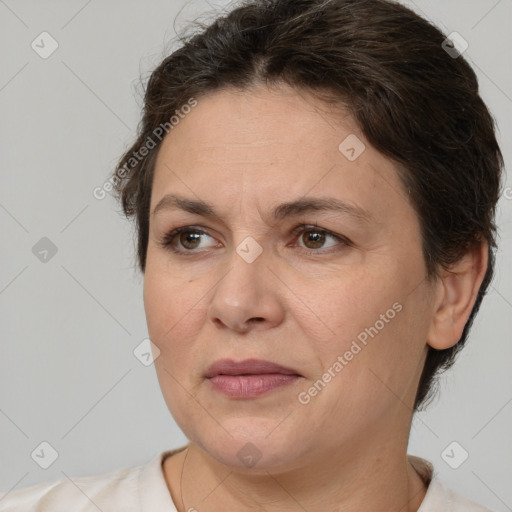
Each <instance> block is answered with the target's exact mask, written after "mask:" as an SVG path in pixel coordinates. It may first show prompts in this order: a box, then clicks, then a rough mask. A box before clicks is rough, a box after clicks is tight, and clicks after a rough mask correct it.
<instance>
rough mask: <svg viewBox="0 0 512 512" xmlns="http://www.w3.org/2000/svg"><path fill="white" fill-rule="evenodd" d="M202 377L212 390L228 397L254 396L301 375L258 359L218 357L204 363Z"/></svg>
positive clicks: (287, 383)
mask: <svg viewBox="0 0 512 512" xmlns="http://www.w3.org/2000/svg"><path fill="white" fill-rule="evenodd" d="M205 377H206V378H207V379H208V381H209V382H210V383H211V385H212V386H213V388H214V389H215V390H216V391H219V392H221V393H223V394H224V395H227V396H229V397H231V398H254V397H257V396H260V395H263V394H265V393H268V392H270V391H273V390H276V389H278V388H281V387H283V386H286V385H289V384H292V383H294V382H296V381H297V380H298V379H299V378H301V377H302V375H300V374H299V373H297V372H296V371H295V370H293V369H292V368H287V367H286V366H281V365H279V364H276V363H272V362H270V361H263V360H260V359H246V360H244V361H239V362H236V361H233V360H232V359H221V360H219V361H216V362H215V363H213V364H212V365H211V366H209V367H208V370H207V371H206V374H205Z"/></svg>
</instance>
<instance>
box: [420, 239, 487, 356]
mask: <svg viewBox="0 0 512 512" xmlns="http://www.w3.org/2000/svg"><path fill="white" fill-rule="evenodd" d="M487 262H488V244H487V241H486V240H483V241H482V242H481V243H480V245H479V246H478V247H474V248H472V249H470V250H468V252H467V253H466V254H465V255H464V256H463V258H461V259H460V260H459V261H458V262H457V263H455V264H454V265H453V266H452V267H450V269H448V270H446V269H445V270H443V271H442V272H443V273H442V275H441V276H440V277H439V279H438V282H437V283H436V285H435V286H436V288H437V289H436V301H435V304H434V315H433V318H432V321H431V324H430V328H429V332H428V337H427V344H428V345H430V346H431V347H432V348H435V349H437V350H442V349H447V348H450V347H453V346H454V345H456V344H457V342H458V341H459V340H460V338H461V336H462V331H463V330H464V326H465V325H466V322H467V320H468V318H469V315H470V314H471V310H472V309H473V305H474V304H475V301H476V297H477V295H478V290H479V289H480V285H481V284H482V281H483V279H484V277H485V273H486V272H487Z"/></svg>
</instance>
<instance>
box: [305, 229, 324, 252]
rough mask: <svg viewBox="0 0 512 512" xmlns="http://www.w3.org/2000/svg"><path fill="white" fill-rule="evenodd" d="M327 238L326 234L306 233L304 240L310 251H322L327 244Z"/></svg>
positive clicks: (317, 232)
mask: <svg viewBox="0 0 512 512" xmlns="http://www.w3.org/2000/svg"><path fill="white" fill-rule="evenodd" d="M325 237H326V234H325V233H321V232H319V231H304V233H303V235H302V240H303V242H304V244H305V245H306V247H307V248H308V249H320V248H322V246H323V244H324V243H325ZM309 244H311V245H309Z"/></svg>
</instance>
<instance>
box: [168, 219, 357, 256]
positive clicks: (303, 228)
mask: <svg viewBox="0 0 512 512" xmlns="http://www.w3.org/2000/svg"><path fill="white" fill-rule="evenodd" d="M308 231H311V232H314V233H319V234H322V235H328V236H331V237H332V238H334V239H336V240H337V241H338V242H341V245H342V246H351V245H352V243H351V241H350V240H349V239H348V238H346V237H344V236H341V235H336V234H335V233H332V232H331V231H328V230H326V229H322V228H319V227H317V226H315V225H304V224H301V225H300V226H297V227H296V228H294V229H293V230H292V231H291V233H290V234H291V235H293V236H295V235H300V234H303V233H307V232H308ZM181 233H193V234H196V235H207V236H210V235H208V233H206V232H205V231H203V230H202V229H199V228H196V227H194V226H184V227H181V228H176V229H173V230H172V231H170V232H169V233H167V234H165V235H164V236H163V237H162V239H161V240H160V241H159V244H160V245H161V246H162V247H163V248H164V249H168V250H170V251H172V252H173V253H175V254H179V255H181V256H185V257H187V256H194V255H196V254H197V253H199V252H200V250H195V249H184V250H180V249H177V248H176V247H175V245H174V240H175V238H176V237H177V236H178V235H180V234H181ZM297 239H298V237H297ZM300 249H302V251H303V252H305V253H306V254H307V255H315V256H316V255H318V254H322V253H324V254H325V253H326V252H327V253H331V252H333V249H334V250H336V248H335V247H334V248H333V247H329V248H328V249H329V250H328V251H322V249H304V248H303V247H300ZM337 250H341V249H337Z"/></svg>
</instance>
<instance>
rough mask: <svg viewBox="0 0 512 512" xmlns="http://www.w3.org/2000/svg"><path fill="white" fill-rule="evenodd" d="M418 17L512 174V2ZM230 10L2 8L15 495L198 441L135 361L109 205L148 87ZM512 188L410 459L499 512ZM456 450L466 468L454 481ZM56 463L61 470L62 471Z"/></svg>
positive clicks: (35, 0) (134, 278) (1, 299)
mask: <svg viewBox="0 0 512 512" xmlns="http://www.w3.org/2000/svg"><path fill="white" fill-rule="evenodd" d="M404 3H406V4H407V5H409V6H410V7H412V8H413V9H415V10H416V11H417V12H419V13H420V14H422V15H424V16H426V17H428V18H430V19H431V20H432V21H433V22H434V23H435V24H437V25H438V26H439V27H440V28H441V29H442V30H443V31H444V32H445V33H446V34H450V33H451V32H453V31H456V32H458V33H459V34H461V35H462V36H463V37H464V39H465V40H466V41H467V42H468V43H469V47H468V49H467V50H466V52H465V53H464V56H465V57H466V58H467V59H469V62H470V63H471V64H472V65H473V67H474V69H475V70H476V72H477V75H478V77H479V81H480V87H481V94H482V96H483V98H484V100H485V101H486V103H487V105H488V106H489V108H490V110H491V111H492V113H493V114H494V116H495V118H496V121H497V124H498V127H499V138H500V142H501V145H502V149H503V152H504V156H505V160H506V162H508V163H509V164H510V162H511V161H512V149H511V148H512V144H511V142H512V53H511V46H512V34H511V30H510V27H511V25H512V0H500V1H496V0H471V1H468V0H449V1H447V0H416V1H415V2H412V1H407V2H405V1H404ZM227 4H228V2H221V1H216V2H211V3H209V4H208V3H206V2H204V1H199V0H198V1H193V2H184V1H183V0H173V1H170V0H150V1H146V2H142V1H139V2H136V1H133V0H131V1H128V0H122V1H121V0H111V1H108V2H105V1H104V2H99V1H98V0H89V1H87V0H68V1H66V2H64V1H57V0H25V1H23V0H21V1H14V0H0V38H1V42H2V48H3V51H2V65H1V68H0V107H1V118H0V126H1V132H0V140H1V142H2V150H1V187H0V223H1V224H0V225H1V242H0V251H1V266H0V311H1V322H0V336H1V337H0V340H1V341H0V343H1V353H0V490H2V491H6V490H9V489H11V488H14V487H16V488H19V487H25V486H28V485H33V484H35V483H38V482H43V481H52V480H56V479H58V478H63V477H73V476H79V475H92V474H99V473H103V472H107V471H111V470H114V469H118V468H121V467H128V466H133V465H138V464H143V463H146V462H147V461H149V459H150V458H152V457H153V456H154V455H155V454H156V453H158V452H160V451H163V450H166V449H171V448H175V447H179V446H182V445H183V444H184V443H185V442H186V438H185V436H184V435H183V433H182V432H181V431H180V430H179V428H178V427H177V426H176V424H175V422H174V421H173V419H172V417H171V415H170V413H169V411H168V409H167V407H166V405H165V402H164V400H163V398H162V395H161V391H160V388H159V385H158V381H157V379H156V375H155V371H154V366H152V365H150V366H145V365H144V364H143V363H142V362H141V361H140V360H139V359H138V358H137V357H136V356H135V354H134V350H136V349H137V347H138V346H139V345H140V343H141V342H143V340H144V339H145V338H146V337H147V330H146V322H145V316H144V309H143V302H142V277H141V275H140V274H139V273H138V272H137V271H136V269H135V253H134V238H133V229H132V225H131V224H130V222H129V221H127V220H125V219H124V218H123V217H122V216H121V215H120V213H119V207H118V205H117V204H116V203H115V201H114V200H113V198H112V197H110V196H107V197H106V198H104V199H102V200H98V199H96V198H95V197H94V196H93V190H94V188H95V187H97V186H101V185H102V184H103V183H104V182H105V180H106V179H107V178H108V176H109V174H110V172H111V171H112V169H113V168H114V165H115V163H116V162H117V159H118V157H119V156H120V155H121V154H122V152H123V151H124V150H126V149H127V148H128V146H129V144H130V143H131V142H132V140H133V139H134V137H135V132H136V127H137V123H138V122H139V114H140V107H141V105H142V99H141V92H142V84H143V82H142V83H141V81H140V79H141V78H142V80H145V79H147V77H148V76H149V73H150V72H151V70H152V69H153V68H154V67H155V66H156V65H157V64H158V63H159V62H160V60H161V59H162V58H163V57H164V56H165V55H166V54H167V52H169V51H170V50H171V49H172V48H174V46H173V44H174V43H173V42H172V41H173V38H174V37H175V29H176V30H178V31H179V30H182V29H183V27H184V26H185V25H186V24H187V22H189V21H191V20H193V19H195V18H197V16H198V15H200V14H201V15H204V13H207V12H209V11H211V10H212V8H214V9H217V10H220V9H221V8H222V6H226V5H227ZM180 11H181V12H180ZM178 13H179V15H178ZM42 32H47V33H48V34H49V35H43V36H41V35H40V34H41V33H42ZM41 38H45V39H44V41H45V43H44V44H41V43H40V40H41ZM38 41H39V47H38V46H37V44H38ZM33 42H34V43H33ZM55 44H58V48H57V49H56V50H55V51H54V52H53V53H52V54H51V55H50V56H45V55H44V52H45V51H46V52H48V51H50V50H51V49H52V45H54V46H55ZM42 46H44V48H42ZM41 53H43V56H45V57H46V58H43V57H42V56H41ZM505 185H506V186H507V187H508V188H507V189H505V194H504V195H503V197H502V198H501V201H500V204H499V213H498V224H499V227H500V239H499V244H500V248H499V252H498V259H497V269H496V276H495V279H494V281H493V283H492V286H491V288H490V290H489V293H488V296H487V297H486V298H485V300H484V302H483V305H482V308H481V311H480V313H479V315H478V317H477V319H476V321H475V324H474V327H473V330H472V333H471V337H470V340H469V342H468V344H467V346H466V348H465V349H464V351H463V352H462V353H461V355H460V357H459V359H458V362H457V364H456V365H455V367H454V368H453V369H452V370H451V371H450V372H449V373H447V374H446V375H445V376H444V377H443V378H442V380H441V385H440V396H439V398H438V399H437V400H436V401H435V402H434V403H433V404H432V406H431V407H430V408H429V409H428V410H427V411H426V412H423V413H420V414H418V415H417V416H416V418H415V420H414V423H413V428H412V432H411V441H410V447H409V452H410V453H412V454H415V455H419V456H422V457H425V458H427V459H429V460H431V461H432V462H433V463H434V466H435V468H436V471H437V472H438V473H439V474H440V476H441V478H443V479H444V480H445V481H447V483H448V484H449V485H450V486H451V487H452V488H454V489H455V490H457V491H459V492H461V493H463V494H465V495H466V496H468V497H470V498H471V499H473V500H476V501H479V502H480V503H482V504H484V505H486V506H487V507H489V508H490V509H492V510H494V511H500V512H504V511H508V510H512V485H510V484H511V482H512V437H511V432H512V428H511V426H512V377H511V361H512V343H511V335H512V320H511V319H512V286H511V284H512V275H511V265H510V262H511V257H512V224H511V223H512V180H511V179H510V176H508V178H507V183H506V184H505ZM41 239H43V240H41ZM44 251H47V252H44ZM55 251H56V252H55ZM54 253H55V254H54ZM42 259H43V261H42ZM453 442H456V443H457V444H456V445H453V444H452V443H453ZM41 443H48V444H49V445H50V446H51V447H52V448H49V447H48V445H47V444H43V445H42V444H41ZM454 447H455V451H453V452H451V451H450V450H453V449H454ZM447 448H448V453H452V454H455V455H456V457H458V458H460V457H461V456H462V455H464V454H465V453H466V452H467V454H468V457H467V460H465V461H464V463H462V464H461V465H460V466H459V467H458V468H457V469H454V468H452V467H450V465H449V464H447V463H446V462H445V460H446V455H445V456H444V457H443V455H442V454H443V453H445V454H446V449H447ZM41 449H44V450H46V451H45V453H47V454H48V453H50V452H51V450H52V449H53V450H55V452H56V453H57V454H58V458H57V459H56V460H55V461H54V462H53V464H51V465H50V466H49V467H48V468H47V469H43V468H42V467H41V465H40V463H38V459H37V456H36V455H34V454H37V453H40V452H41ZM462 450H464V451H462ZM51 453H53V452H51ZM461 454H462V455H461ZM464 456H465V455H464ZM0 508H1V504H0Z"/></svg>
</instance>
